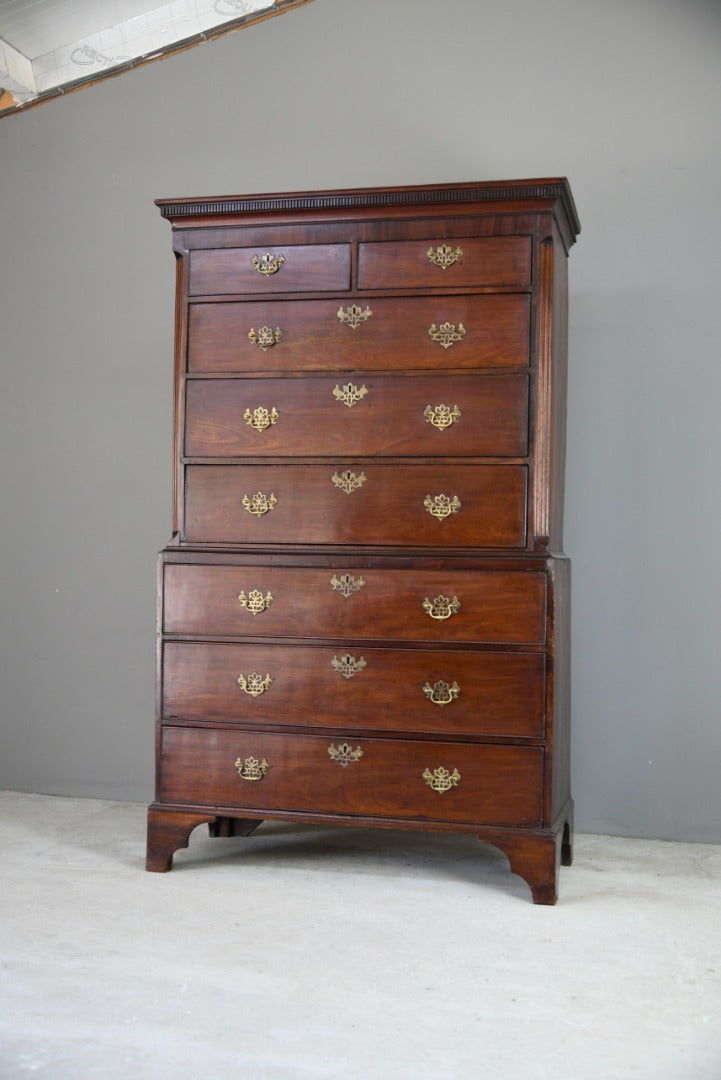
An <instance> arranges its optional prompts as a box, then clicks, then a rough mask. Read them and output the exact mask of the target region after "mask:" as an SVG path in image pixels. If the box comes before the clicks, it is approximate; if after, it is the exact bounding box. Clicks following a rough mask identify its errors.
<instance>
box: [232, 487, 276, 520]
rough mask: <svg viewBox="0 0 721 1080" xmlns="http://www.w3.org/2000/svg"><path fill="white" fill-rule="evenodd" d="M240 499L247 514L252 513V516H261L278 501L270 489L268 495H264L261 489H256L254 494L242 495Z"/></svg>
mask: <svg viewBox="0 0 721 1080" xmlns="http://www.w3.org/2000/svg"><path fill="white" fill-rule="evenodd" d="M240 501H241V503H242V504H243V506H244V507H245V509H246V510H247V511H248V513H249V514H253V516H254V517H258V518H260V517H262V516H263V514H267V513H268V511H269V510H272V509H273V507H274V506H275V504H276V503H277V502H278V500H277V499H276V497H275V495H274V494H273V492H272V491H271V493H270V495H265V494H264V493H263V492H262V491H256V493H255V495H244V496H243V498H242V499H241V500H240Z"/></svg>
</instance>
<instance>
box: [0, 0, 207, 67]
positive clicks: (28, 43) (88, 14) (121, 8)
mask: <svg viewBox="0 0 721 1080" xmlns="http://www.w3.org/2000/svg"><path fill="white" fill-rule="evenodd" d="M161 6H162V0H154V2H153V0H0V38H2V39H3V40H4V41H7V43H8V45H12V47H13V48H14V49H17V50H18V52H21V53H23V54H24V55H25V56H27V57H28V59H30V60H36V59H37V58H38V56H42V55H43V54H44V53H49V52H52V51H53V49H57V48H59V47H60V46H61V45H67V44H68V43H69V42H71V41H78V40H79V39H80V38H86V37H90V36H91V35H92V34H97V33H99V32H100V31H101V30H107V29H108V28H109V27H111V26H117V25H119V24H120V23H124V22H127V21H128V20H129V19H134V18H136V17H137V16H138V15H143V14H145V13H146V12H147V11H149V10H150V9H152V8H157V7H161ZM226 17H227V16H226Z"/></svg>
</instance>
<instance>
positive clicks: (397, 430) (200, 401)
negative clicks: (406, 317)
mask: <svg viewBox="0 0 721 1080" xmlns="http://www.w3.org/2000/svg"><path fill="white" fill-rule="evenodd" d="M527 443H528V376H527V375H520V374H519V375H480V376H473V375H456V376H453V377H450V376H441V375H419V376H415V377H412V378H411V377H406V378H403V377H402V376H395V377H394V376H380V375H375V376H366V377H365V378H363V379H359V378H357V377H356V376H354V377H353V378H352V379H348V378H347V377H346V376H345V375H344V376H343V377H342V378H340V379H338V378H332V379H327V378H319V377H316V376H310V377H307V378H305V379H192V380H188V384H187V396H186V414H185V453H186V455H187V456H188V457H240V456H248V455H251V456H255V455H260V456H264V455H266V454H269V455H275V456H277V455H292V456H309V455H311V456H324V455H334V454H353V455H354V456H359V457H360V456H366V455H379V456H390V455H393V456H398V455H414V456H415V455H420V456H421V457H424V456H443V457H458V456H463V455H466V456H469V455H474V456H476V455H486V456H497V457H502V456H508V457H522V456H523V455H525V453H526V451H527Z"/></svg>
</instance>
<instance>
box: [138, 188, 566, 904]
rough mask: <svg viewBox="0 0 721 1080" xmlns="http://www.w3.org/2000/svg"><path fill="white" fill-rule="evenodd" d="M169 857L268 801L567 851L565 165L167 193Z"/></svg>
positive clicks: (552, 862)
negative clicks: (547, 169) (173, 277)
mask: <svg viewBox="0 0 721 1080" xmlns="http://www.w3.org/2000/svg"><path fill="white" fill-rule="evenodd" d="M158 205H159V207H160V209H161V212H162V214H163V216H164V217H166V218H168V219H169V221H170V222H171V224H172V227H173V232H174V250H175V254H176V257H177V260H178V269H177V293H176V335H175V337H176V357H175V454H174V476H175V480H174V486H175V498H174V525H173V528H174V536H173V539H172V540H171V542H170V543H169V544H168V546H167V547H166V548H165V550H164V551H163V552H161V555H160V560H159V580H158V694H157V725H156V761H157V773H156V776H157V783H156V799H155V802H154V803H153V804H152V806H151V807H150V809H149V814H148V861H147V866H148V869H149V870H161V871H162V870H168V869H170V867H171V865H172V858H173V853H174V852H175V851H176V850H177V849H178V848H181V847H184V846H187V843H188V838H189V836H190V833H191V832H192V830H193V829H194V828H195V827H196V826H197V825H199V824H202V823H207V824H208V825H209V829H210V833H211V835H212V836H247V835H249V833H251V832H252V831H253V830H254V829H255V828H257V826H258V825H259V824H260V823H261V822H262V821H263V820H265V819H276V820H290V821H298V822H311V823H313V822H316V823H325V824H328V823H332V824H338V825H340V824H346V825H352V824H356V825H372V826H377V827H381V828H414V829H418V828H420V829H429V830H442V831H451V832H463V833H473V834H475V835H477V836H478V837H479V838H480V839H481V840H483V841H484V842H487V843H492V844H495V845H496V846H498V847H499V848H501V849H502V850H503V851H504V852H505V853H506V855H507V856H508V858H509V861H510V864H511V869H512V870H513V871H514V872H515V873H517V874H520V875H521V876H522V877H524V878H525V880H526V881H527V882H528V883H529V885H530V887H531V892H532V895H533V899H534V901H535V902H536V903H544V904H552V903H555V901H556V898H557V877H558V867H559V865H560V863H562V862H563V863H564V864H568V863H570V860H571V841H572V822H573V803H572V800H571V794H570V770H569V725H570V701H569V586H570V573H569V564H568V560H567V559H566V557H565V556H564V555H563V554H562V517H563V473H564V440H565V384H566V317H567V316H566V307H567V283H566V261H567V255H568V250H569V248H570V246H571V245H572V244H573V242H574V241H575V238H576V235H577V233H578V231H579V228H580V227H579V224H578V219H577V216H576V211H575V207H574V204H573V198H572V196H571V192H570V188H569V186H568V183H567V181H565V180H563V179H549V180H521V181H508V182H506V181H503V182H495V183H478V184H453V185H437V186H436V185H434V186H423V187H406V188H388V189H379V188H371V189H358V190H346V191H330V192H300V193H290V194H281V195H259V196H247V197H245V196H238V197H228V198H217V199H212V198H199V199H165V200H159V202H158Z"/></svg>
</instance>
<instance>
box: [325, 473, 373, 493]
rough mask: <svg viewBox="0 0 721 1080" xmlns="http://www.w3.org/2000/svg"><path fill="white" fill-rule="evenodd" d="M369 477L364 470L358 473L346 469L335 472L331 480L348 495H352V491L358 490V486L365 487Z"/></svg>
mask: <svg viewBox="0 0 721 1080" xmlns="http://www.w3.org/2000/svg"><path fill="white" fill-rule="evenodd" d="M367 479H368V477H367V476H366V474H365V473H364V472H361V473H358V474H357V475H356V473H354V472H351V470H350V469H344V471H343V472H341V473H333V475H332V476H331V480H332V481H333V483H334V484H335V486H336V487H337V488H340V490H341V491H344V492H345V493H346V495H350V494H351V492H353V491H357V490H358V488H360V487H363V485H364V484H365V482H366V480H367Z"/></svg>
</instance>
